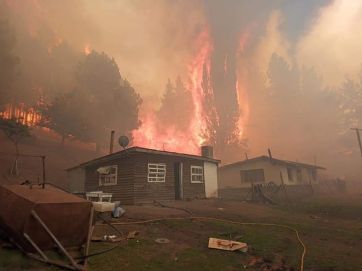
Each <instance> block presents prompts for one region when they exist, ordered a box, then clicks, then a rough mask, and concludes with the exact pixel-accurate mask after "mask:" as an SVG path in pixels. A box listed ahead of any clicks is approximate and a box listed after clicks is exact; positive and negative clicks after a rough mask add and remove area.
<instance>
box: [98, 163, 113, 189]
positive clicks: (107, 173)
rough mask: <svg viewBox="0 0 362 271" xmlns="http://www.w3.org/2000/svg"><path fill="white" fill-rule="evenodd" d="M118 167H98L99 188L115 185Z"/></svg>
mask: <svg viewBox="0 0 362 271" xmlns="http://www.w3.org/2000/svg"><path fill="white" fill-rule="evenodd" d="M117 171H118V166H108V167H100V168H98V169H97V172H98V174H99V186H102V185H104V186H106V185H115V184H117Z"/></svg>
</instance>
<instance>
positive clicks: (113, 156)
mask: <svg viewBox="0 0 362 271" xmlns="http://www.w3.org/2000/svg"><path fill="white" fill-rule="evenodd" d="M130 153H150V154H158V155H166V156H177V157H184V158H189V159H196V160H201V161H206V162H212V163H217V164H218V163H220V160H218V159H213V158H208V157H203V156H199V155H193V154H186V153H178V152H169V151H160V150H155V149H147V148H142V147H131V148H128V149H125V150H122V151H119V152H115V153H112V154H108V155H105V156H101V157H98V158H96V159H93V160H90V161H87V162H84V163H81V164H79V165H77V166H74V167H71V168H68V169H66V170H67V171H69V170H73V169H76V168H82V167H87V166H91V165H94V164H98V163H103V162H107V161H112V160H115V159H117V158H121V157H124V156H126V155H128V154H130Z"/></svg>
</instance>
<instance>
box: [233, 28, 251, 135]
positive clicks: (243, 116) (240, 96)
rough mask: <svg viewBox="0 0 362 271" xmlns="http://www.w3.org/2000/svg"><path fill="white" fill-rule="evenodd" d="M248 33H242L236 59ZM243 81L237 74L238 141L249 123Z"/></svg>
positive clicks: (246, 97)
mask: <svg viewBox="0 0 362 271" xmlns="http://www.w3.org/2000/svg"><path fill="white" fill-rule="evenodd" d="M249 36H250V32H249V30H247V31H245V32H244V33H242V35H241V37H240V40H239V50H238V53H237V54H238V58H240V56H241V54H242V52H243V51H244V48H245V46H246V44H247V41H248V39H249ZM242 82H243V80H242V78H241V76H240V71H239V72H238V79H237V80H236V95H237V100H238V105H239V120H238V127H237V131H236V132H237V135H238V138H239V140H241V139H243V135H244V132H245V127H246V125H247V123H248V121H249V117H250V108H249V102H248V93H247V90H246V87H245V84H242Z"/></svg>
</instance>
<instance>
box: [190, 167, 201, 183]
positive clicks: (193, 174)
mask: <svg viewBox="0 0 362 271" xmlns="http://www.w3.org/2000/svg"><path fill="white" fill-rule="evenodd" d="M193 169H201V173H192V170H193ZM190 174H191V176H190V178H191V183H204V167H203V166H191V168H190ZM193 176H201V181H193V178H192V177H193Z"/></svg>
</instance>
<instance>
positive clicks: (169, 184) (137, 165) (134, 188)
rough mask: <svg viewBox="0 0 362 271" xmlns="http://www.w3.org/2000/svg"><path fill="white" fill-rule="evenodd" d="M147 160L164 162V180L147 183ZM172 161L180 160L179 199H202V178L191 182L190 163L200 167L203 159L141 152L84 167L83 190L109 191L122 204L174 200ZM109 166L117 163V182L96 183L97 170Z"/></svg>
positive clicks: (203, 196)
mask: <svg viewBox="0 0 362 271" xmlns="http://www.w3.org/2000/svg"><path fill="white" fill-rule="evenodd" d="M149 163H164V164H166V178H165V182H157V183H156V182H148V164H149ZM176 163H182V191H183V199H193V198H205V197H206V196H205V180H204V182H203V183H191V166H201V167H203V168H204V161H203V160H198V159H190V158H186V157H179V156H169V155H159V154H152V153H141V152H140V153H132V154H129V155H127V156H124V157H121V158H116V159H114V160H112V161H107V162H102V163H97V164H96V165H92V166H88V167H87V168H86V171H85V173H86V174H85V178H86V181H85V191H103V192H106V193H112V194H113V197H112V201H116V200H119V201H121V203H122V204H140V203H145V202H152V201H155V200H156V201H167V200H175V170H174V166H175V164H176ZM112 165H117V166H118V172H117V185H109V186H99V175H98V172H97V169H98V168H99V167H103V166H112ZM204 179H205V178H204Z"/></svg>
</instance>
